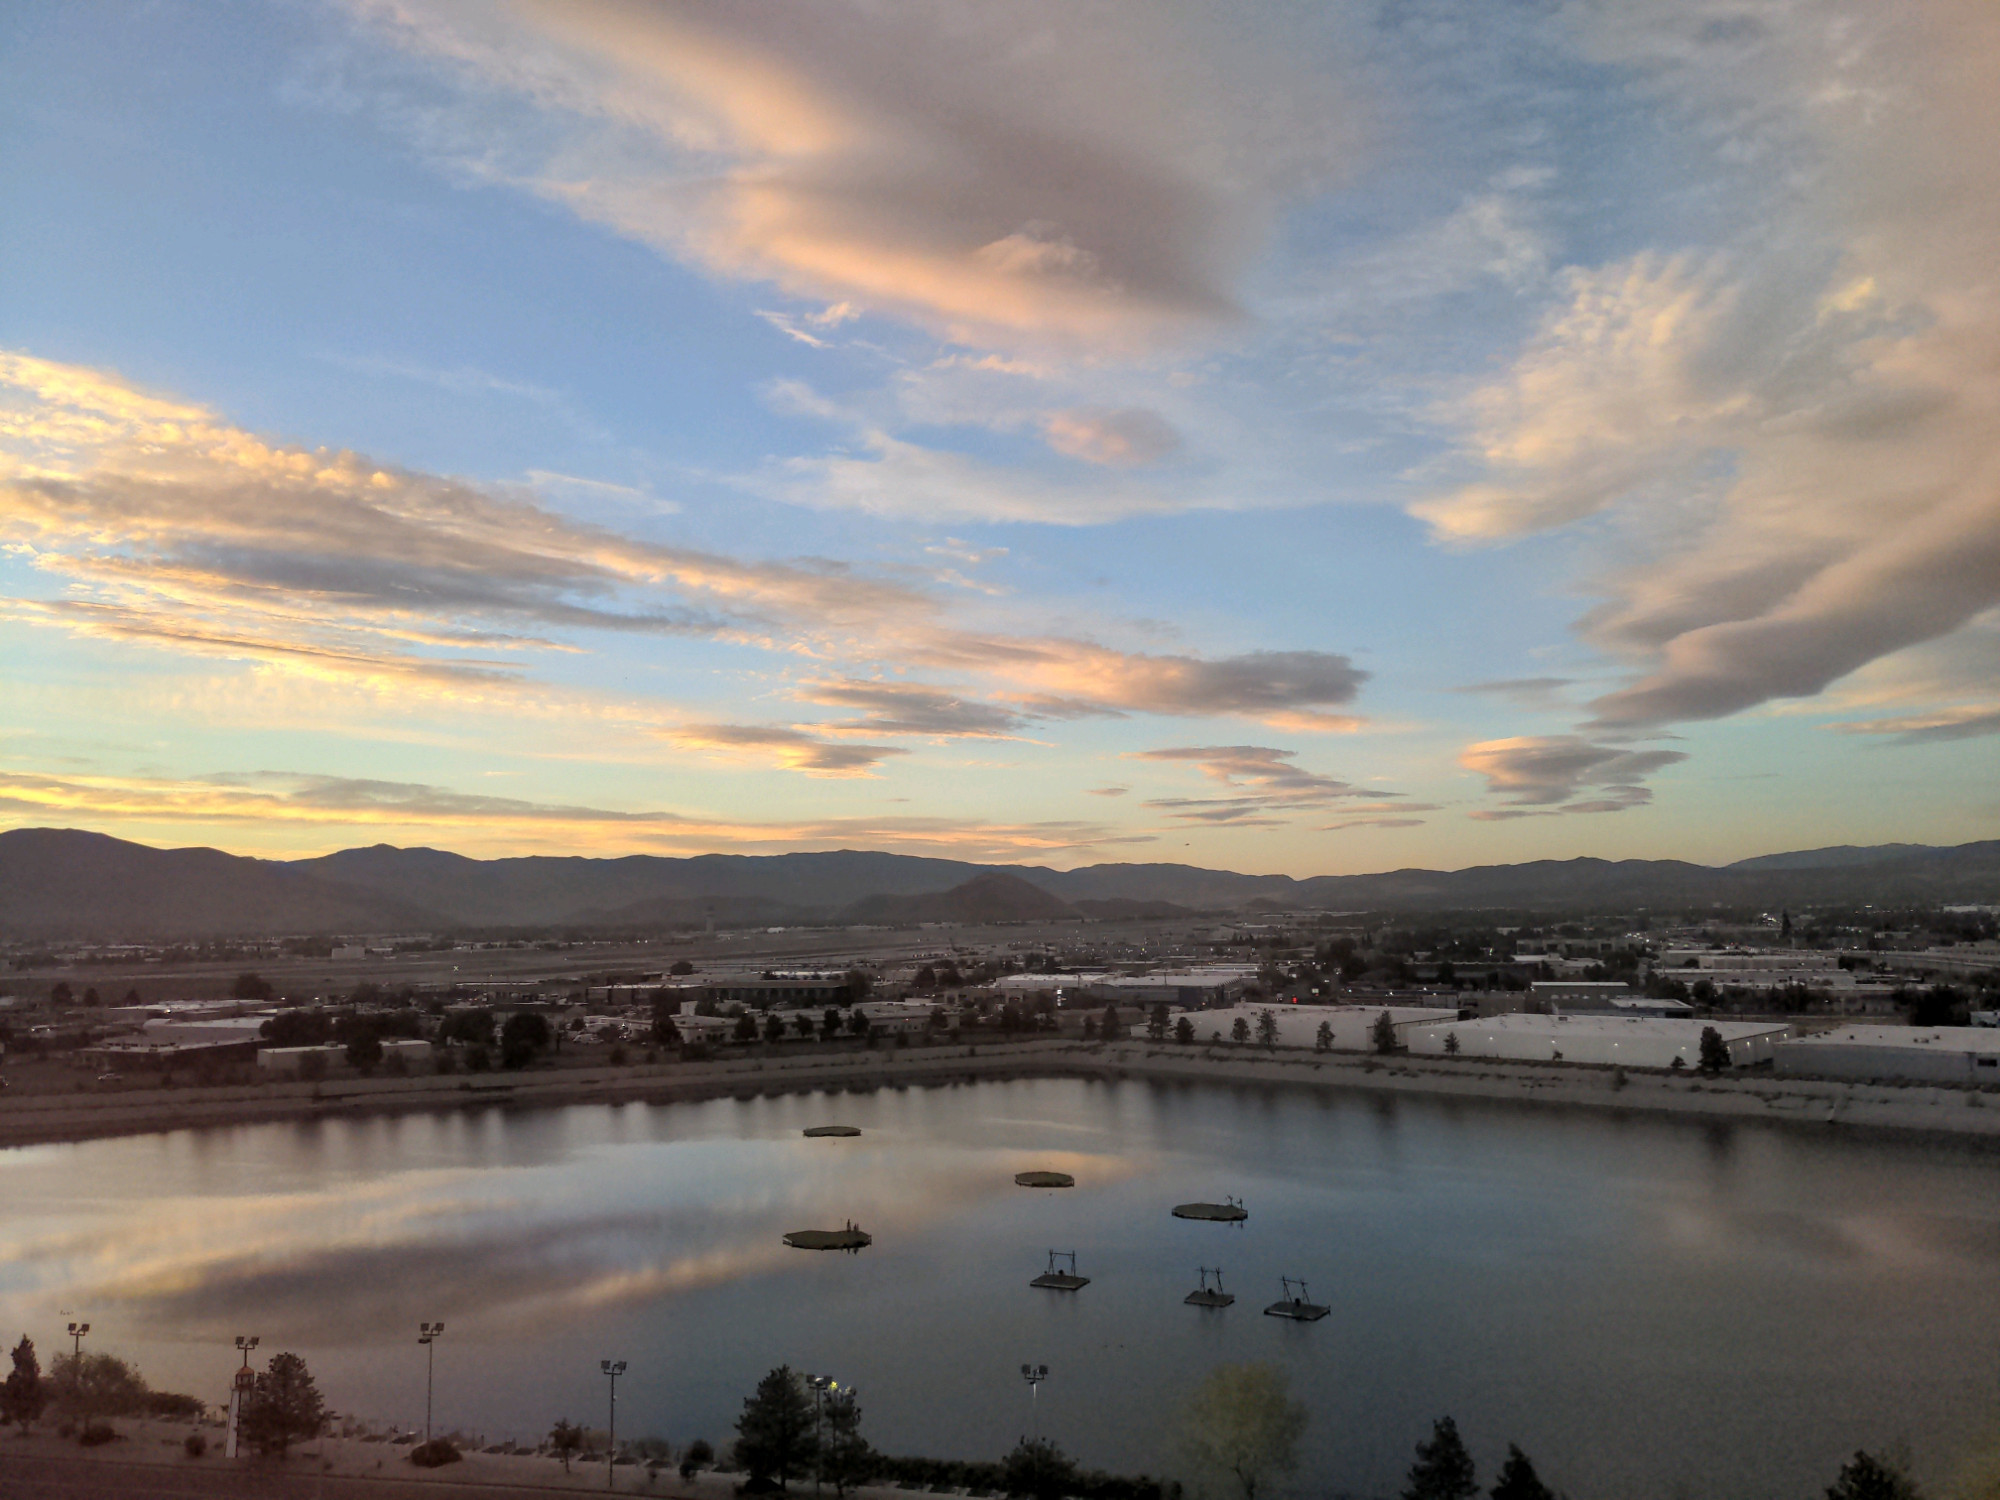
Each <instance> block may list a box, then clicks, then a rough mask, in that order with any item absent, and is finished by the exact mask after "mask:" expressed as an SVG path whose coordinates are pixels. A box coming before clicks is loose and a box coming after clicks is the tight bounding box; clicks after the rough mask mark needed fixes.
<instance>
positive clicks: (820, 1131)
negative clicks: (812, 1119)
mask: <svg viewBox="0 0 2000 1500" xmlns="http://www.w3.org/2000/svg"><path fill="white" fill-rule="evenodd" d="M803 1133H804V1134H805V1135H806V1136H807V1137H808V1138H811V1137H814V1136H822V1135H859V1134H861V1127H860V1126H859V1125H809V1126H807V1127H806V1129H805V1131H804V1132H803Z"/></svg>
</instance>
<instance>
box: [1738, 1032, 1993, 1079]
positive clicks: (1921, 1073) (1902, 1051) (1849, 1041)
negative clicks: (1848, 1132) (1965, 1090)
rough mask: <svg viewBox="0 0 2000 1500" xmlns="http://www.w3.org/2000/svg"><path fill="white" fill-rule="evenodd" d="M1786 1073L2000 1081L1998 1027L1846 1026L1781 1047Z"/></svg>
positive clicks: (1780, 1063)
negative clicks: (1993, 1028)
mask: <svg viewBox="0 0 2000 1500" xmlns="http://www.w3.org/2000/svg"><path fill="white" fill-rule="evenodd" d="M1775 1070H1776V1071H1777V1072H1778V1073H1780V1074H1782V1075H1784V1076H1786V1077H1797V1078H1855V1079H1885V1080H1893V1081H1895V1082H1899V1083H1950V1084H1961V1085H1972V1086H1975V1087H1985V1086H1989V1085H2000V1031H1995V1030H1991V1029H1989V1028H1987V1027H1982V1026H1843V1027H1841V1028H1840V1029H1839V1030H1837V1031H1822V1032H1819V1033H1817V1034H1815V1035H1813V1036H1801V1037H1793V1038H1792V1039H1791V1040H1789V1041H1787V1042H1786V1043H1785V1044H1784V1045H1783V1046H1782V1047H1780V1048H1779V1049H1778V1055H1777V1062H1776V1069H1775Z"/></svg>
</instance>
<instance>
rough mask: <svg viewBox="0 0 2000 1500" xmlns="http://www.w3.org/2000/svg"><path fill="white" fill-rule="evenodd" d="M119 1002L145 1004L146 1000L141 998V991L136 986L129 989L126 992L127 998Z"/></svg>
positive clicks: (122, 1003) (121, 1003) (123, 1003)
mask: <svg viewBox="0 0 2000 1500" xmlns="http://www.w3.org/2000/svg"><path fill="white" fill-rule="evenodd" d="M118 1003H119V1004H120V1005H144V1004H145V1003H146V1002H145V1001H143V1000H141V999H140V998H139V991H138V990H137V989H136V988H134V989H129V990H127V991H126V992H125V998H124V999H123V1000H120V1001H119V1002H118Z"/></svg>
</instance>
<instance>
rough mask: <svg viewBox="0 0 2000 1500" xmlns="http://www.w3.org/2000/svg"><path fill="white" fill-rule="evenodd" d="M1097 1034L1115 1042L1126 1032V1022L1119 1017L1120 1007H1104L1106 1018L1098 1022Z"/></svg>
mask: <svg viewBox="0 0 2000 1500" xmlns="http://www.w3.org/2000/svg"><path fill="white" fill-rule="evenodd" d="M1097 1034H1098V1035H1099V1036H1101V1037H1103V1038H1104V1040H1105V1041H1107V1042H1115V1041H1117V1040H1118V1038H1120V1037H1121V1036H1123V1035H1124V1034H1125V1023H1124V1022H1122V1021H1120V1020H1119V1019H1118V1007H1117V1006H1116V1005H1107V1006H1105V1007H1104V1019H1103V1020H1102V1021H1101V1022H1099V1023H1098V1027H1097Z"/></svg>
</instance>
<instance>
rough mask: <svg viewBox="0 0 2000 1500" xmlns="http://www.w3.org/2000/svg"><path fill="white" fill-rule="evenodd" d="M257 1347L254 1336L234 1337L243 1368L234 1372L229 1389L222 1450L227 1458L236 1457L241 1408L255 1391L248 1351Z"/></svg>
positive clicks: (239, 1436)
mask: <svg viewBox="0 0 2000 1500" xmlns="http://www.w3.org/2000/svg"><path fill="white" fill-rule="evenodd" d="M256 1347H257V1339H256V1336H255V1335H254V1334H247V1333H239V1334H237V1335H236V1352H237V1353H238V1354H241V1355H242V1356H243V1368H242V1369H240V1370H238V1371H237V1372H236V1379H235V1381H234V1382H232V1383H231V1385H230V1388H229V1441H228V1443H227V1445H226V1446H225V1448H224V1450H223V1451H224V1453H225V1455H226V1456H227V1457H229V1458H231V1459H233V1458H235V1457H236V1454H237V1450H238V1449H239V1448H240V1447H241V1446H242V1440H243V1408H244V1407H245V1406H246V1405H248V1404H249V1401H250V1393H251V1392H252V1391H253V1390H255V1389H256V1386H257V1377H256V1376H255V1375H252V1374H251V1373H250V1351H251V1350H252V1349H255V1348H256Z"/></svg>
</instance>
